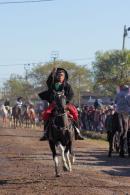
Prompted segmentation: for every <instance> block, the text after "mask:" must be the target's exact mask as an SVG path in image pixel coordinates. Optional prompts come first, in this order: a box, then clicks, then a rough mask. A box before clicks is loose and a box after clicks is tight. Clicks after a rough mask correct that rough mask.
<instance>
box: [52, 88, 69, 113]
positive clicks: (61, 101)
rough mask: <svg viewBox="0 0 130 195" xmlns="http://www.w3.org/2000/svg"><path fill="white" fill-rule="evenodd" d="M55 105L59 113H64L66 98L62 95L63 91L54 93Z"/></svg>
mask: <svg viewBox="0 0 130 195" xmlns="http://www.w3.org/2000/svg"><path fill="white" fill-rule="evenodd" d="M54 95H55V103H56V106H57V109H58V110H59V112H62V113H63V112H64V109H65V106H66V96H65V95H64V90H63V91H61V92H56V91H54Z"/></svg>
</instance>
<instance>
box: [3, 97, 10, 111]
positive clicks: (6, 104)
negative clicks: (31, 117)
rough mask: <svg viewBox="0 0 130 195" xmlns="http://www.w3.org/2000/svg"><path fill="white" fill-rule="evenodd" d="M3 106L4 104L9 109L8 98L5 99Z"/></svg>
mask: <svg viewBox="0 0 130 195" xmlns="http://www.w3.org/2000/svg"><path fill="white" fill-rule="evenodd" d="M4 106H5V108H6V110H7V111H9V108H10V101H9V99H8V98H7V99H6V100H5V102H4Z"/></svg>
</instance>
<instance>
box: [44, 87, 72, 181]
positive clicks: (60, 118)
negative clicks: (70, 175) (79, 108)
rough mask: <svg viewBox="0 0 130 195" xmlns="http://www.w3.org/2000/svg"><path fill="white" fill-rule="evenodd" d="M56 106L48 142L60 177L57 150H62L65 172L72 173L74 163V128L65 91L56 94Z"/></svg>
mask: <svg viewBox="0 0 130 195" xmlns="http://www.w3.org/2000/svg"><path fill="white" fill-rule="evenodd" d="M55 103H56V106H55V108H54V110H53V112H52V116H51V118H50V122H49V126H48V128H49V135H48V141H49V145H50V149H51V151H52V155H53V160H54V163H55V173H56V176H57V177H58V176H60V175H59V166H58V156H57V151H56V148H57V147H58V148H60V150H61V155H62V162H63V170H64V171H71V170H72V166H71V165H72V163H73V162H74V153H73V140H74V128H73V124H72V121H71V120H70V119H69V118H68V115H67V111H66V110H65V106H66V97H65V96H64V91H62V92H55Z"/></svg>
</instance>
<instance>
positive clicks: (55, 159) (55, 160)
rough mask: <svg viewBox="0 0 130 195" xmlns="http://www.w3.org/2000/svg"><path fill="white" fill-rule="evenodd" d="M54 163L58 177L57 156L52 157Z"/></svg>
mask: <svg viewBox="0 0 130 195" xmlns="http://www.w3.org/2000/svg"><path fill="white" fill-rule="evenodd" d="M54 162H55V171H56V176H58V175H59V173H58V165H59V162H58V157H57V156H55V157H54Z"/></svg>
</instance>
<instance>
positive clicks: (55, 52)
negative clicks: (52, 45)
mask: <svg viewBox="0 0 130 195" xmlns="http://www.w3.org/2000/svg"><path fill="white" fill-rule="evenodd" d="M58 55H59V52H58V51H53V52H52V54H51V57H52V60H53V68H56V59H57V58H58Z"/></svg>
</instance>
